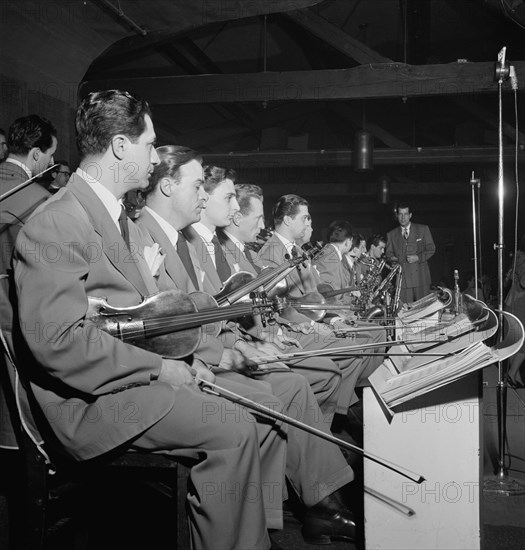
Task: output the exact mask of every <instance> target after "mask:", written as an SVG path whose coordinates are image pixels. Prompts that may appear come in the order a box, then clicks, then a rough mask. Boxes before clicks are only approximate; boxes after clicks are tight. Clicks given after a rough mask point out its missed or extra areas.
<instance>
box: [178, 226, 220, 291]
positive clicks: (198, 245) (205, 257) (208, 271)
mask: <svg viewBox="0 0 525 550" xmlns="http://www.w3.org/2000/svg"><path fill="white" fill-rule="evenodd" d="M183 233H184V236H185V237H186V239H187V240H188V241H189V242H190V243H191V244H192V245H193V246H194V247H195V251H196V253H197V258H198V262H199V265H200V266H201V269H202V270H203V271H204V273H205V280H204V282H203V287H204V289H205V290H206V291H207V292H209V289H208V287H211V289H213V293H214V294H216V293H217V292H219V291H220V289H221V288H222V282H221V280H220V279H219V275H218V274H217V270H216V269H215V265H214V264H213V260H212V259H211V257H210V255H209V254H208V249H207V248H206V246H205V244H204V241H203V240H202V239H201V236H200V235H199V234H198V233H197V231H195V229H193V227H186V229H184V231H183ZM206 279H207V282H208V285H206Z"/></svg>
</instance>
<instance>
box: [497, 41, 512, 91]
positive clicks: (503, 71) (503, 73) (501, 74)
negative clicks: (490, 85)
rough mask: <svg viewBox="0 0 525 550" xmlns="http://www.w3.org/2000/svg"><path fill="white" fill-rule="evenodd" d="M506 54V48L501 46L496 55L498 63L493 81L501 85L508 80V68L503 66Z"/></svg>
mask: <svg viewBox="0 0 525 550" xmlns="http://www.w3.org/2000/svg"><path fill="white" fill-rule="evenodd" d="M506 53H507V46H503V48H501V50H500V51H499V53H498V61H497V63H496V69H495V77H496V78H495V79H496V80H498V81H499V83H500V84H501V83H502V82H503V81H504V80H507V78H509V68H508V67H507V66H506V65H505V55H506Z"/></svg>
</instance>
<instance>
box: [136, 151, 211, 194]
mask: <svg viewBox="0 0 525 550" xmlns="http://www.w3.org/2000/svg"><path fill="white" fill-rule="evenodd" d="M157 154H158V155H159V158H160V163H159V164H157V166H155V168H154V169H153V173H152V174H151V176H150V178H149V184H148V187H146V189H143V190H141V192H140V193H141V195H142V196H143V197H144V198H146V197H147V196H148V195H149V194H150V193H151V192H153V191H154V190H155V188H156V187H157V185H158V183H159V181H160V180H161V179H162V178H166V177H169V178H173V179H174V180H175V181H177V182H178V181H179V176H180V174H179V170H180V167H181V166H184V165H185V164H188V163H189V162H191V161H192V160H196V161H197V162H198V163H199V164H202V157H201V156H200V154H199V153H197V151H194V150H193V149H190V148H189V147H185V146H184V145H163V146H162V147H157Z"/></svg>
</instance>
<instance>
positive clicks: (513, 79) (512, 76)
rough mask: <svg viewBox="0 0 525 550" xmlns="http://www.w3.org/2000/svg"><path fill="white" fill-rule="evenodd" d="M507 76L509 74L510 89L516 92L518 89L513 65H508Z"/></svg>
mask: <svg viewBox="0 0 525 550" xmlns="http://www.w3.org/2000/svg"><path fill="white" fill-rule="evenodd" d="M509 76H510V85H511V87H512V89H513V90H514V91H515V92H517V91H518V76H517V75H516V68H515V67H514V65H511V66H510V69H509Z"/></svg>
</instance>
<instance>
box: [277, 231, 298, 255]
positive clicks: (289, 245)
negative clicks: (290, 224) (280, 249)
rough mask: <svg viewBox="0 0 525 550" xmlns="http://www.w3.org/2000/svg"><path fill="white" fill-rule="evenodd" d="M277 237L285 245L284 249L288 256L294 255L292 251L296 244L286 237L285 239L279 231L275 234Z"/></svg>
mask: <svg viewBox="0 0 525 550" xmlns="http://www.w3.org/2000/svg"><path fill="white" fill-rule="evenodd" d="M275 235H276V236H277V237H278V239H279V240H280V241H281V242H282V243H283V244H284V248H286V252H288V254H290V255H291V254H292V249H293V247H294V246H296V244H295V243H294V242H292V241H289V240H288V239H287V238H286V237H283V236H282V235H281V234H280V233H278V232H277V231H276V232H275Z"/></svg>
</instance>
